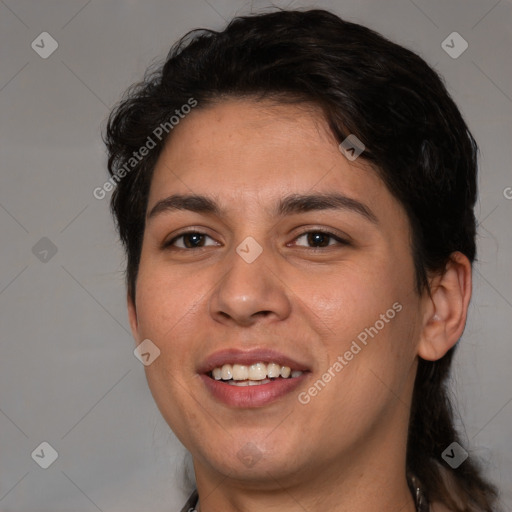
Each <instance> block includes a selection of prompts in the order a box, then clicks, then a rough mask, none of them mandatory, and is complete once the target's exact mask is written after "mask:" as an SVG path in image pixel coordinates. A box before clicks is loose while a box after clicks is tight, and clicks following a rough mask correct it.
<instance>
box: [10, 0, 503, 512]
mask: <svg viewBox="0 0 512 512" xmlns="http://www.w3.org/2000/svg"><path fill="white" fill-rule="evenodd" d="M275 5H277V6H280V7H287V6H290V7H322V8H326V9H329V10H332V11H334V12H335V13H337V14H339V15H341V16H342V17H343V18H345V19H347V20H350V21H355V22H358V23H361V24H363V25H367V26H369V27H371V28H373V29H376V30H377V31H379V32H381V33H382V34H383V35H385V36H387V37H389V38H390V39H392V40H393V41H396V42H397V43H399V44H402V45H404V46H406V47H408V48H410V49H412V50H413V51H416V52H417V53H419V54H420V55H421V56H422V57H423V58H424V59H425V60H426V61H427V62H428V63H429V64H430V65H431V66H433V67H434V68H435V69H436V70H438V71H439V72H440V73H441V74H442V75H443V76H444V77H445V79H446V83H447V87H448V90H449V91H450V93H451V94H452V95H453V97H454V99H455V101H456V103H457V104H458V106H459V107H460V109H461V111H462V113H463V115H464V117H465V119H466V120H467V123H468V125H469V127H470V129H471V130H472V132H473V134H474V136H475V138H476V140H477V141H478V143H479V145H480V149H481V157H480V177H479V184H480V199H479V202H478V204H477V210H476V215H477V218H478V220H479V227H478V258H479V261H478V263H477V264H476V266H475V272H474V295H473V300H472V304H471V306H470V313H469V321H468V324H467V327H466V331H465V333H464V336H463V338H462V341H461V344H460V347H459V349H458V352H457V354H456V358H455V362H454V366H453V381H454V394H455V396H456V398H457V401H458V414H459V416H460V418H461V419H462V421H463V423H464V430H463V439H464V442H465V444H464V446H465V448H466V449H467V451H468V452H469V454H470V455H469V456H470V457H471V456H478V457H481V458H483V459H484V461H485V467H486V469H487V471H488V472H489V474H490V476H491V477H492V478H493V479H494V481H495V482H496V483H497V485H498V486H499V488H500V489H501V491H502V492H503V503H504V505H505V509H506V510H511V509H512V443H511V439H510V431H511V424H512V386H511V377H510V368H511V367H512V344H511V343H510V339H511V336H510V331H511V328H512V324H511V320H510V319H511V318H512V272H510V261H512V254H511V253H512V244H511V236H510V226H511V224H512V222H511V221H512V174H511V171H510V169H511V167H510V162H511V161H512V151H511V148H512V144H511V141H512V133H511V132H512V130H511V126H512V80H511V78H512V73H511V62H512V60H511V59H510V53H511V48H512V33H511V26H512V23H511V22H512V5H511V2H510V1H509V0H450V1H446V0H435V1H434V0H386V1H382V0H335V1H317V2H311V3H306V2H301V1H295V2H290V1H288V2H275ZM271 6H272V4H271V3H270V2H263V1H261V2H260V1H258V2H256V1H254V2H248V1H247V2H246V1H240V2H238V1H233V0H208V1H206V0H179V1H164V0H149V1H148V0H145V1H142V0H140V1H136V0H125V1H122V0H110V1H109V2H101V1H99V0H89V1H88V0H72V1H66V2H64V1H58V0H0V57H1V60H0V62H1V73H0V111H1V128H0V130H1V131H0V145H1V154H0V165H1V171H0V172H1V187H0V229H1V233H2V238H1V249H0V250H1V260H0V317H1V323H0V326H1V327H0V335H1V345H0V511H2V512H36V511H37V512H50V511H51V512H58V511H69V510H73V511H74V512H81V511H83V512H89V511H96V510H100V511H103V512H114V511H119V512H132V511H133V512H135V511H141V510H144V511H151V512H174V511H175V510H179V509H180V507H181V505H182V504H183V502H184V499H185V498H186V491H185V489H184V488H183V487H182V486H181V476H180V475H181V472H182V464H183V456H184V449H183V448H182V447H181V445H180V443H179V442H178V441H177V440H176V438H175V437H174V435H173V434H172V433H171V431H170V429H169V428H168V426H167V424H166V423H165V422H164V421H163V419H162V418H161V417H160V413H159V412H158V409H157V408H156V405H155V404H154V402H153V399H152V396H151V394H150V392H149V390H148V387H147V384H146V380H145V376H144V367H143V365H142V364H141V363H140V362H139V360H138V359H136V358H135V356H134V354H133V350H134V342H133V340H132V337H131V334H130V332H129V327H128V322H127V313H126V306H125V290H124V282H123V273H122V271H123V264H124V261H123V253H122V250H121V247H120V244H119V243H118V242H117V237H116V233H115V232H114V228H113V222H112V220H111V218H110V216H109V211H108V201H109V199H110V194H111V193H107V194H106V197H105V198H103V199H97V198H96V197H94V195H93V191H94V189H95V188H97V187H101V186H102V185H103V184H104V183H105V181H106V179H107V174H106V158H105V149H104V147H103V144H102V142H101V138H100V133H101V130H102V129H103V127H104V126H105V120H106V116H107V115H108V112H109V110H110V109H111V107H112V106H113V105H114V104H115V103H116V102H117V101H118V100H119V99H120V96H121V93H122V92H123V91H124V90H125V89H126V87H128V86H129V85H130V84H132V83H133V82H134V81H137V80H139V79H140V78H141V77H142V74H143V72H144V70H145V69H146V67H147V66H148V65H150V64H152V63H154V62H155V61H158V60H161V59H163V58H165V56H166V55H167V52H168V50H169V48H170V46H171V44H172V43H173V42H174V41H176V40H177V39H178V38H179V37H180V36H181V35H183V34H184V33H185V32H186V31H188V30H190V29H192V28H197V27H207V28H214V29H221V28H223V27H224V26H225V24H226V20H229V19H230V18H231V17H232V16H233V15H235V14H247V13H249V12H251V11H254V12H261V11H263V10H268V9H269V8H270V7H271ZM454 32H456V33H457V34H453V33H454ZM466 45H467V48H466ZM506 262H508V263H506ZM42 443H44V444H42ZM46 443H47V444H46ZM41 450H42V452H41ZM41 453H44V457H42V456H41ZM38 455H39V457H38ZM43 459H44V460H43ZM49 463H51V464H50V465H49V466H48V467H47V468H46V469H44V467H41V466H44V465H47V464H49Z"/></svg>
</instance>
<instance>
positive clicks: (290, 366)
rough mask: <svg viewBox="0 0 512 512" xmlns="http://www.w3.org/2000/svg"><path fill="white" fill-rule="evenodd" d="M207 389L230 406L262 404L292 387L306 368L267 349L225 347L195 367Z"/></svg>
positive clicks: (305, 372) (287, 391) (301, 379)
mask: <svg viewBox="0 0 512 512" xmlns="http://www.w3.org/2000/svg"><path fill="white" fill-rule="evenodd" d="M198 373H199V374H200V376H201V378H202V379H203V382H204V384H205V385H206V388H207V390H208V391H209V392H210V394H211V395H213V398H215V399H216V400H217V401H220V402H222V403H224V404H226V405H228V406H231V407H242V408H252V407H262V406H265V405H268V404H270V403H272V402H274V401H276V400H278V399H281V398H283V397H284V396H285V395H288V394H290V393H291V392H292V391H293V390H295V389H296V388H297V387H298V386H299V385H300V384H301V383H302V382H303V381H304V379H305V378H306V377H307V375H308V374H309V373H310V369H309V368H308V367H306V366H305V365H304V364H301V363H299V362H297V361H295V360H293V359H291V358H289V357H287V356H285V355H283V354H280V353H278V352H275V351H271V350H253V351H250V352H244V351H239V350H227V351H221V352H217V353H216V354H213V355H212V356H210V357H209V358H207V360H206V361H205V363H204V364H203V366H202V367H201V368H200V369H199V371H198Z"/></svg>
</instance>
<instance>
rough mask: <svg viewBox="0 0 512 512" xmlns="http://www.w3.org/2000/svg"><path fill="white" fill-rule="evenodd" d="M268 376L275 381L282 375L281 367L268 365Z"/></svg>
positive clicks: (273, 364) (272, 364)
mask: <svg viewBox="0 0 512 512" xmlns="http://www.w3.org/2000/svg"><path fill="white" fill-rule="evenodd" d="M267 375H268V377H269V378H270V379H272V378H273V379H275V378H277V377H279V376H280V375H281V367H280V366H279V365H278V364H276V363H269V364H267Z"/></svg>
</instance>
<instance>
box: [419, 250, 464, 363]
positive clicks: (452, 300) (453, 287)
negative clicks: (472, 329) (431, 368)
mask: <svg viewBox="0 0 512 512" xmlns="http://www.w3.org/2000/svg"><path fill="white" fill-rule="evenodd" d="M471 286H472V283H471V262H470V261H469V259H468V258H467V256H465V255H464V254H462V253H460V252H458V251H457V252H454V253H452V254H451V256H450V260H449V261H448V263H447V265H446V267H445V269H444V272H443V273H442V274H441V275H436V276H435V277H433V278H432V279H431V282H430V294H428V293H425V296H424V299H423V311H424V314H423V328H422V332H421V336H420V342H419V345H418V355H419V356H420V357H421V358H423V359H426V360H428V361H437V360H438V359H441V357H443V356H444V355H445V354H446V352H448V350H450V349H451V348H452V347H453V346H454V345H455V344H456V343H457V341H458V340H459V338H460V337H461V336H462V333H463V331H464V327H465V325H466V318H467V312H468V306H469V301H470V299H471Z"/></svg>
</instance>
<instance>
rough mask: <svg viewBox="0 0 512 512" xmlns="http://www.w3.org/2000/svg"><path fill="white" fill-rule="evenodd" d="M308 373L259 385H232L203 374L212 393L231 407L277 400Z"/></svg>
mask: <svg viewBox="0 0 512 512" xmlns="http://www.w3.org/2000/svg"><path fill="white" fill-rule="evenodd" d="M306 375H307V373H306V372H305V373H303V374H302V375H300V376H299V377H294V378H288V379H276V380H273V381H271V382H268V383H267V384H259V385H258V386H232V385H231V384H227V383H226V382H223V381H221V380H215V379H212V378H211V377H208V375H201V378H202V379H203V382H204V383H205V385H206V387H207V388H208V390H209V391H210V392H211V394H212V395H213V396H214V397H215V398H216V399H217V400H220V401H221V402H223V403H225V404H226V405H229V406H231V407H243V408H250V407H262V406H264V405H267V404H270V403H272V402H275V401H276V400H278V399H279V398H281V397H283V396H285V395H287V394H289V393H291V392H292V391H294V390H295V389H296V388H297V387H298V386H300V384H301V383H302V382H303V381H304V379H305V378H306Z"/></svg>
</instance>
